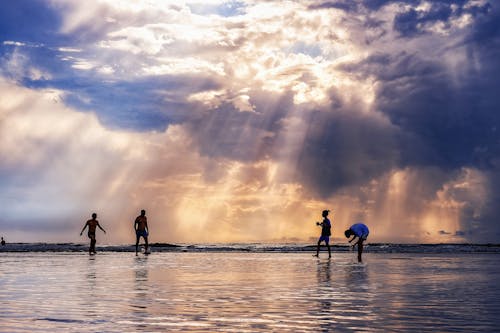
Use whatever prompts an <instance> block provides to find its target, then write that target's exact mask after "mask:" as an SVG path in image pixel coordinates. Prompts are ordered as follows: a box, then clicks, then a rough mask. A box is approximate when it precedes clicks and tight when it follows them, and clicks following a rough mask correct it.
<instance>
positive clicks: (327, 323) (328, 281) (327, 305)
mask: <svg viewBox="0 0 500 333" xmlns="http://www.w3.org/2000/svg"><path fill="white" fill-rule="evenodd" d="M331 266H332V263H331V260H318V266H317V269H316V279H317V291H316V294H317V295H316V299H317V301H318V303H317V309H316V310H315V312H314V313H313V314H312V315H313V316H314V317H317V318H318V325H319V327H318V328H319V330H318V331H319V332H331V329H332V322H331V314H332V307H333V306H334V303H335V293H334V290H333V287H332V272H331V269H332V267H331Z"/></svg>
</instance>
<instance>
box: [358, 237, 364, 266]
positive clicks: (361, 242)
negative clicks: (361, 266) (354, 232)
mask: <svg viewBox="0 0 500 333" xmlns="http://www.w3.org/2000/svg"><path fill="white" fill-rule="evenodd" d="M363 241H364V239H363V238H360V239H359V241H358V262H361V255H362V254H363Z"/></svg>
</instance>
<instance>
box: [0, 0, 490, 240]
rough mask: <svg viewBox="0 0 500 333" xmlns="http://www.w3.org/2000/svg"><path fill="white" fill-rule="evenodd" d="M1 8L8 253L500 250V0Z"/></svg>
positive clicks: (0, 165)
mask: <svg viewBox="0 0 500 333" xmlns="http://www.w3.org/2000/svg"><path fill="white" fill-rule="evenodd" d="M1 6H2V10H1V11H0V157H1V158H0V235H2V236H4V237H5V238H6V240H7V241H18V242H34V241H40V242H87V240H86V238H84V237H80V236H79V232H80V230H81V228H82V227H83V225H84V223H85V221H86V220H87V219H89V218H90V215H91V214H92V213H93V212H95V213H97V215H98V220H99V221H100V223H101V225H102V226H103V227H104V228H105V229H106V230H107V234H106V235H104V234H102V233H100V231H98V237H97V239H98V242H99V243H108V244H112V243H127V242H133V241H134V231H133V222H134V219H135V217H136V216H137V215H138V214H139V212H140V210H141V209H145V210H146V212H147V216H148V221H149V225H150V229H151V236H150V241H152V242H170V243H209V242H315V241H316V239H317V237H318V235H319V233H320V230H319V228H318V227H317V226H316V225H315V222H316V221H320V220H321V211H322V210H323V209H329V210H331V212H330V217H331V220H332V224H333V238H334V240H335V242H337V243H338V242H345V238H344V237H343V231H344V230H345V229H347V228H348V227H349V226H350V225H351V224H353V223H356V222H359V221H363V222H364V223H365V224H367V225H368V227H369V228H370V237H369V240H370V241H371V242H403V243H419V242H422V243H441V242H477V243H485V242H490V243H498V242H499V239H500V223H499V219H500V205H499V204H498V203H499V202H500V93H499V92H500V90H499V88H498V87H500V61H499V60H498V59H500V3H498V2H497V1H486V0H446V1H444V0H434V1H418V0H414V1H413V0H412V1H409V0H400V1H392V0H358V1H350V0H331V1H315V0H309V1H215V0H214V1H206V0H204V1H202V0H198V1H183V0H176V1H153V0H143V1H132V0H93V1H84V2H83V1H70V0H17V1H10V2H5V3H2V5H1Z"/></svg>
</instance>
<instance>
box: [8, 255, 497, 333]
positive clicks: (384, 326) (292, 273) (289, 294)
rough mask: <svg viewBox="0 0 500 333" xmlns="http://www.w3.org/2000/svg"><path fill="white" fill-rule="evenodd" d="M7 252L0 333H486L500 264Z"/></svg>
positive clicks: (402, 258)
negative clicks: (272, 332) (360, 262)
mask: <svg viewBox="0 0 500 333" xmlns="http://www.w3.org/2000/svg"><path fill="white" fill-rule="evenodd" d="M322 255H323V257H320V258H319V259H317V258H313V257H312V256H311V253H283V254H282V253H240V252H237V253H235V252H232V253H223V252H221V253H153V254H152V255H150V256H147V257H146V256H143V255H141V256H139V257H135V256H134V255H131V254H130V253H98V254H97V255H96V256H88V255H87V254H84V253H3V254H2V255H1V257H0V267H1V271H0V299H1V301H2V311H1V312H0V323H1V326H0V331H1V332H48V331H51V332H130V331H134V332H166V331H168V332H176V331H178V332H186V331H194V332H214V331H220V332H269V331H275V332H332V331H336V332H437V331H439V332H450V331H453V332H472V331H474V332H491V331H496V330H497V325H498V324H499V323H500V319H499V318H500V288H499V284H500V283H499V282H498V276H500V255H498V254H469V253H467V254H425V255H422V254H391V253H383V254H378V253H367V254H366V255H365V256H364V263H363V264H358V263H357V262H356V261H355V253H334V254H333V258H332V260H328V259H326V254H325V253H322Z"/></svg>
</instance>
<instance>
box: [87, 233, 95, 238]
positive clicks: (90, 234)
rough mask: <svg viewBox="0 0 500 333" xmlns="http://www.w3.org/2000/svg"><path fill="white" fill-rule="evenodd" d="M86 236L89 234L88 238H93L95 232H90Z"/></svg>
mask: <svg viewBox="0 0 500 333" xmlns="http://www.w3.org/2000/svg"><path fill="white" fill-rule="evenodd" d="M87 236H89V238H90V239H95V232H90V231H89V233H88V234H87Z"/></svg>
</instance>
